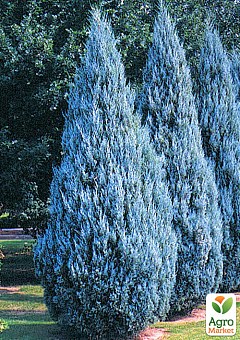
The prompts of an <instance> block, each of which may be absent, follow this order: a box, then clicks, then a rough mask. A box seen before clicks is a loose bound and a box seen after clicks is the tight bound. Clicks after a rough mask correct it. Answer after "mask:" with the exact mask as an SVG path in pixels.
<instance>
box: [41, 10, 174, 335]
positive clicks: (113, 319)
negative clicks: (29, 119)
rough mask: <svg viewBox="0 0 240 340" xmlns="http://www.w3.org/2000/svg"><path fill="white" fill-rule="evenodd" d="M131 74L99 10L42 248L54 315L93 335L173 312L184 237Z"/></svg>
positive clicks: (75, 90) (75, 92) (133, 328)
mask: <svg viewBox="0 0 240 340" xmlns="http://www.w3.org/2000/svg"><path fill="white" fill-rule="evenodd" d="M133 109H134V96H133V93H132V91H131V89H130V87H129V86H128V85H127V84H126V80H125V76H124V69H123V65H122V63H121V58H120V53H119V52H118V51H117V49H116V42H115V39H114V36H113V34H112V31H111V28H110V26H109V23H108V22H107V20H106V19H104V18H101V15H100V13H99V11H94V12H93V17H92V20H91V29H90V34H89V39H88V42H87V44H86V54H85V56H84V57H83V58H82V64H81V67H80V68H79V70H78V72H77V75H76V78H75V82H74V85H73V87H72V89H71V91H70V95H69V107H68V111H67V113H66V115H65V128H64V132H63V138H62V147H63V152H64V155H63V159H62V163H61V165H60V167H59V168H57V169H55V172H54V178H53V182H52V186H51V211H50V214H51V219H50V222H49V226H48V229H47V231H46V234H45V235H44V237H43V238H41V239H39V241H38V245H37V247H36V250H35V261H36V268H37V274H38V275H39V276H40V277H41V279H42V284H43V286H44V288H45V299H46V303H47V306H48V308H49V311H50V313H51V315H52V317H53V318H55V319H56V320H58V322H60V323H62V324H66V325H68V326H73V327H74V328H75V329H76V330H77V332H78V333H79V334H80V335H81V336H82V337H84V336H85V337H86V338H88V339H90V338H91V339H104V340H106V339H112V340H113V339H114V340H116V339H121V340H123V339H126V338H128V337H132V336H133V335H135V334H136V333H138V331H140V330H141V329H142V328H144V327H145V326H146V325H147V324H148V322H150V321H153V320H154V318H155V317H160V318H164V317H165V316H166V313H167V312H168V309H169V299H170V296H171V291H172V288H173V285H174V281H175V261H176V246H177V243H176V237H175V232H174V231H173V230H172V205H171V200H170V197H169V195H168V190H167V187H166V185H165V184H164V172H163V171H162V166H161V163H162V162H163V158H161V157H158V156H157V155H156V153H155V151H154V148H153V147H152V146H151V145H150V142H149V136H148V133H147V131H146V130H144V129H143V128H141V122H140V118H139V117H137V116H134V115H133Z"/></svg>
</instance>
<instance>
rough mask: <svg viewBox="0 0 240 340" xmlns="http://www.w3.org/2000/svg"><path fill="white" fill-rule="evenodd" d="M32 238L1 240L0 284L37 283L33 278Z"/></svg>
mask: <svg viewBox="0 0 240 340" xmlns="http://www.w3.org/2000/svg"><path fill="white" fill-rule="evenodd" d="M34 243H35V241H34V240H1V241H0V247H1V250H2V252H3V254H4V256H5V258H4V259H3V260H2V262H3V266H2V270H1V272H0V285H1V286H18V285H26V284H38V283H39V281H38V280H37V279H36V278H35V272H34V263H33V253H32V251H31V248H32V246H33V245H34Z"/></svg>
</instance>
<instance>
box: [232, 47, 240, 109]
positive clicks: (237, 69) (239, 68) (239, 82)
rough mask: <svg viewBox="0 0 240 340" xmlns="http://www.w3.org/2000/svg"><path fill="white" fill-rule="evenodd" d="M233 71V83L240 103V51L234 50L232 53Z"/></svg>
mask: <svg viewBox="0 0 240 340" xmlns="http://www.w3.org/2000/svg"><path fill="white" fill-rule="evenodd" d="M231 71H232V77H233V85H234V88H235V91H236V93H237V103H238V105H239V102H240V52H237V51H234V52H233V53H232V55H231ZM238 109H239V108H238Z"/></svg>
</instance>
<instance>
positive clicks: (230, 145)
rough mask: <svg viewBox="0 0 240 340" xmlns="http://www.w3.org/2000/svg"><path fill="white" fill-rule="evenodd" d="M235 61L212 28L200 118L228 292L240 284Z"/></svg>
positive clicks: (204, 55) (204, 54) (239, 118)
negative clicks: (216, 197)
mask: <svg viewBox="0 0 240 340" xmlns="http://www.w3.org/2000/svg"><path fill="white" fill-rule="evenodd" d="M236 95H237V94H236V89H235V87H234V85H233V80H232V76H231V63H230V60H229V58H228V56H227V54H226V52H225V51H224V49H223V46H222V44H221V41H220V37H219V35H218V33H217V32H216V31H213V30H211V29H210V28H208V30H207V31H206V35H205V42H204V46H203V48H202V51H201V57H200V66H199V120H200V124H201V128H202V139H203V145H204V150H205V153H206V155H207V157H208V160H209V163H210V164H211V166H212V167H213V169H214V171H215V175H216V181H217V186H218V191H219V200H220V206H221V210H222V216H223V244H222V251H223V259H224V262H223V264H224V266H223V282H222V285H221V289H222V290H223V291H225V292H228V291H231V290H232V289H236V288H237V287H238V286H239V285H240V275H239V273H240V261H239V258H240V115H239V107H237V103H236Z"/></svg>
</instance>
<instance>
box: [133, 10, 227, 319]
mask: <svg viewBox="0 0 240 340" xmlns="http://www.w3.org/2000/svg"><path fill="white" fill-rule="evenodd" d="M139 110H140V113H141V115H142V120H143V123H144V124H147V125H148V126H149V129H150V132H151V136H152V141H153V143H154V145H155V148H156V150H157V151H158V152H159V153H161V152H162V151H163V152H164V154H165V157H166V161H167V163H166V170H167V176H168V182H169V188H170V193H171V195H172V201H173V206H174V217H173V223H174V227H175V230H176V232H177V235H178V244H179V248H178V260H177V278H176V285H175V294H174V295H173V298H172V305H171V314H174V313H177V312H181V311H184V310H186V309H191V308H192V307H193V306H194V304H195V303H196V302H197V301H199V300H201V299H205V296H206V294H207V293H210V292H215V291H216V290H217V288H218V286H219V283H220V282H221V277H222V255H221V242H222V230H221V228H222V225H221V216H220V211H219V208H218V204H217V189H216V185H215V182H214V176H213V174H212V172H211V171H210V170H209V168H208V167H207V162H206V160H205V158H204V153H203V149H202V145H201V134H200V130H199V127H198V117H197V111H196V108H195V104H194V97H193V95H192V84H191V79H190V72H189V69H188V67H187V64H186V59H185V54H184V51H183V48H182V46H181V45H180V43H179V39H178V37H177V35H176V31H175V27H174V25H173V24H172V22H171V20H170V18H169V16H168V14H167V12H166V10H165V9H164V8H162V7H161V8H160V11H159V14H158V17H157V19H156V22H155V26H154V36H153V43H152V46H151V48H150V51H149V55H148V60H147V64H146V69H145V73H144V85H143V89H142V93H141V96H140V100H139Z"/></svg>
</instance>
